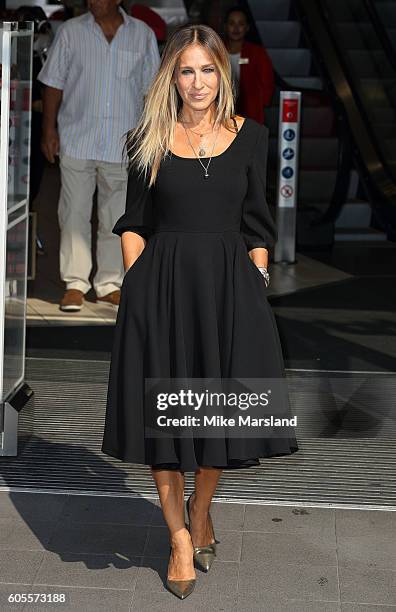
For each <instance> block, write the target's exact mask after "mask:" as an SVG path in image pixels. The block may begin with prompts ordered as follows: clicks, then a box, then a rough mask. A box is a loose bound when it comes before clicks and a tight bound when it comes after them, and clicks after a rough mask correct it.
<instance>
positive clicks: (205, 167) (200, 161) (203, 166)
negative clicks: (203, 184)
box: [181, 119, 220, 179]
mask: <svg viewBox="0 0 396 612" xmlns="http://www.w3.org/2000/svg"><path fill="white" fill-rule="evenodd" d="M181 122H182V125H183V127H184V131H185V132H186V136H187V140H188V142H189V145H190V147H191V148H192V150H193V153H194V155H195V157H196V158H197V160H198V161H199V163H200V164H201V166H202V168H203V169H204V170H205V174H204V178H205V179H208V178H209V174H208V169H209V166H210V162H211V161H212V157H213V151H214V149H215V146H216V142H217V137H218V135H219V132H220V129H218V130H217V134H216V138H215V139H214V142H213V147H212V152H211V154H210V158H209V161H208V163H207V165H206V166H205V164H204V163H203V162H202V160H201V158H200V157H199V156H198V155H197V154H196V152H195V149H194V147H193V145H192V143H191V140H190V137H189V135H188V132H187V130H186V126H185V125H184V122H183V120H182V119H181ZM204 154H205V152H204Z"/></svg>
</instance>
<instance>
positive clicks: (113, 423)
mask: <svg viewBox="0 0 396 612" xmlns="http://www.w3.org/2000/svg"><path fill="white" fill-rule="evenodd" d="M267 152H268V129H267V128H266V127H265V126H263V125H260V124H258V123H256V121H254V120H252V119H248V118H246V119H245V120H244V122H243V124H242V125H241V127H240V128H239V131H238V133H237V134H236V136H235V138H234V140H233V141H232V143H231V144H230V145H229V147H228V148H227V149H226V150H225V151H224V152H223V153H221V154H220V155H217V156H214V157H213V158H212V160H211V163H210V166H209V170H208V173H209V178H207V179H205V178H204V170H203V168H202V166H201V165H200V163H199V161H198V160H197V159H196V158H185V157H179V156H177V155H175V154H173V153H170V154H169V155H167V156H166V157H165V158H164V159H163V160H162V162H161V166H160V168H159V172H158V175H157V180H156V182H155V184H154V185H153V186H152V187H151V188H150V189H148V188H147V182H146V179H145V178H144V175H143V174H141V173H139V172H138V171H137V170H136V169H134V168H133V167H132V168H131V170H130V172H129V177H128V188H127V198H126V210H125V214H124V215H123V216H122V217H121V218H120V219H119V220H118V221H117V223H116V225H115V226H114V228H113V232H114V233H115V234H118V235H121V234H122V233H123V232H124V231H132V232H136V233H137V234H139V235H141V236H142V237H143V238H145V240H146V245H145V248H144V250H143V251H142V253H141V254H140V255H139V256H138V258H137V260H136V261H135V262H134V263H133V264H132V266H131V267H130V268H129V269H128V270H127V272H126V274H125V276H124V279H123V283H122V286H121V298H120V305H119V308H118V313H117V320H116V325H115V331H114V340H113V348H112V356H111V364H110V373H109V383H108V393H107V406H106V416H105V428H104V435H103V443H102V451H103V452H104V453H106V454H108V455H110V456H113V457H116V458H118V459H121V460H123V461H126V462H130V463H138V464H146V465H151V466H154V467H159V468H165V469H177V470H181V471H183V472H184V471H195V470H197V469H198V468H199V467H200V466H212V467H219V468H223V469H229V468H246V467H250V466H255V465H259V458H261V457H271V456H276V455H289V454H291V453H293V452H295V451H297V450H298V445H297V442H296V438H295V435H294V430H293V429H292V428H288V430H289V429H290V435H288V436H283V437H279V438H276V437H275V438H274V437H264V436H263V437H262V438H261V437H258V438H254V439H252V438H249V437H246V438H232V437H227V436H219V437H218V438H214V437H197V436H195V435H194V433H192V434H191V436H190V437H188V438H180V437H176V436H175V437H166V438H164V439H159V438H156V437H155V436H154V437H147V435H146V433H145V431H146V430H145V417H146V414H145V402H144V392H145V387H144V381H145V377H149V378H171V377H178V378H195V377H197V378H206V377H216V378H221V377H227V378H232V377H246V378H249V377H251V378H260V377H271V378H285V372H284V362H283V357H282V350H281V345H280V340H279V336H278V330H277V327H276V322H275V317H274V315H273V312H272V310H271V307H270V305H269V303H268V300H267V288H266V287H265V283H264V279H263V277H262V275H261V273H260V271H259V270H258V269H257V267H256V265H255V264H254V263H253V261H252V260H251V259H250V257H249V255H248V252H249V251H250V250H251V249H253V248H255V247H265V248H267V249H268V250H270V249H271V248H272V247H273V246H274V244H275V241H276V238H277V232H276V226H275V224H274V221H273V219H272V217H271V214H270V211H269V208H268V204H267V200H266V164H267ZM203 163H204V164H205V165H206V164H207V163H208V159H207V158H203Z"/></svg>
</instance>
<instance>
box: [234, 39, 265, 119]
mask: <svg viewBox="0 0 396 612" xmlns="http://www.w3.org/2000/svg"><path fill="white" fill-rule="evenodd" d="M244 58H247V59H248V60H249V61H248V63H246V64H244V63H242V64H240V81H239V97H238V100H237V111H238V112H239V113H240V114H241V115H242V116H243V117H250V118H251V119H255V120H256V121H258V122H259V123H264V107H265V106H268V105H269V103H270V101H271V98H272V95H273V93H274V71H273V68H272V62H271V58H270V57H269V55H268V53H267V51H266V50H265V49H264V47H262V46H261V45H256V44H254V43H251V42H246V41H245V42H244V43H243V45H242V49H241V59H244Z"/></svg>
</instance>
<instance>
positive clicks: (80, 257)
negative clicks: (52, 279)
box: [58, 155, 127, 297]
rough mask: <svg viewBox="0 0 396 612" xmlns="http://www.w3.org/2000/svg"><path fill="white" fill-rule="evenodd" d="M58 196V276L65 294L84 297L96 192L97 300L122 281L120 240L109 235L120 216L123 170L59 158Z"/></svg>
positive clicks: (124, 181) (122, 167)
mask: <svg viewBox="0 0 396 612" xmlns="http://www.w3.org/2000/svg"><path fill="white" fill-rule="evenodd" d="M60 170H61V182H62V184H61V192H60V198H59V207H58V219H59V226H60V230H61V237H60V275H61V279H62V280H63V281H64V282H65V283H66V288H67V289H79V290H80V291H82V292H83V293H87V291H89V289H90V288H91V284H90V282H89V280H88V279H89V275H90V272H91V269H92V257H91V214H92V207H93V200H92V198H93V195H94V193H95V188H96V185H97V187H98V236H97V248H96V261H97V272H96V274H95V277H94V279H93V286H94V289H95V292H96V295H97V297H103V296H104V295H106V294H108V293H110V292H111V291H115V290H116V289H119V288H120V286H121V283H122V279H123V276H124V266H123V262H122V253H121V245H120V239H119V237H118V236H117V235H115V234H112V231H111V230H112V228H113V227H114V225H115V223H116V221H117V219H119V217H121V215H122V214H123V213H124V210H125V200H126V188H127V170H126V168H125V165H121V163H111V162H103V161H95V160H84V159H74V158H72V157H68V156H67V155H61V156H60Z"/></svg>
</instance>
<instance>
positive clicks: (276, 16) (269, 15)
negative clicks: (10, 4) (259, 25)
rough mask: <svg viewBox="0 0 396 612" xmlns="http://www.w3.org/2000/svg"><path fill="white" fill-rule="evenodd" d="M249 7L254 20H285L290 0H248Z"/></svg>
mask: <svg viewBox="0 0 396 612" xmlns="http://www.w3.org/2000/svg"><path fill="white" fill-rule="evenodd" d="M249 8H250V11H251V13H252V15H253V18H254V20H255V21H258V20H259V21H286V20H287V19H289V16H290V8H291V0H276V2H274V0H249Z"/></svg>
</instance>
